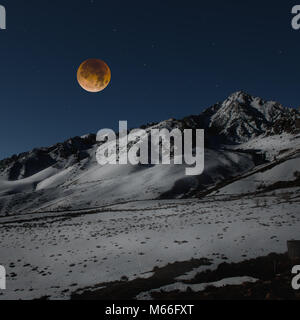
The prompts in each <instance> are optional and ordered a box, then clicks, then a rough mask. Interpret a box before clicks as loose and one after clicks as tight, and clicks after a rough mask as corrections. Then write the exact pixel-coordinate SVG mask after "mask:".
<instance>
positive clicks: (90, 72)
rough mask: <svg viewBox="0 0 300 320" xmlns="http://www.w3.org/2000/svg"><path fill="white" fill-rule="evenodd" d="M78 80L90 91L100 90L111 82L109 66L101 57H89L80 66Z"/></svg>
mask: <svg viewBox="0 0 300 320" xmlns="http://www.w3.org/2000/svg"><path fill="white" fill-rule="evenodd" d="M77 80H78V83H79V84H80V86H81V87H82V88H83V89H84V90H86V91H88V92H100V91H102V90H104V89H105V88H106V87H107V86H108V85H109V83H110V80H111V71H110V68H109V66H108V65H107V64H106V63H105V62H104V61H102V60H100V59H88V60H86V61H84V62H83V63H82V64H81V65H80V66H79V68H78V71H77Z"/></svg>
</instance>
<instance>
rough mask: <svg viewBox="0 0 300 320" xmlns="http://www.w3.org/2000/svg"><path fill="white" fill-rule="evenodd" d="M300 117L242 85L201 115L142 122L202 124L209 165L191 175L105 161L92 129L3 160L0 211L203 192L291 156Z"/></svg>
mask: <svg viewBox="0 0 300 320" xmlns="http://www.w3.org/2000/svg"><path fill="white" fill-rule="evenodd" d="M298 120H299V111H298V110H295V109H291V108H285V107H283V106H282V105H281V104H279V103H277V102H274V101H265V100H263V99H261V98H258V97H253V96H251V95H249V94H246V93H244V92H241V91H239V92H236V93H233V94H232V95H230V96H229V97H228V98H227V99H226V100H225V101H224V102H222V103H217V104H215V105H213V106H211V107H209V108H207V109H205V110H204V111H203V112H202V113H201V114H199V115H191V116H188V117H185V118H183V119H181V120H176V119H173V118H171V119H168V120H165V121H162V122H159V123H150V124H148V125H144V126H141V127H140V128H141V129H146V130H151V129H152V128H168V129H173V128H179V129H180V130H184V129H204V130H205V148H206V149H205V171H204V173H203V174H202V175H200V176H193V177H187V176H186V175H185V168H186V167H185V165H170V166H164V165H156V166H142V165H138V166H131V165H125V166H124V165H115V166H114V165H105V166H100V165H99V164H98V163H97V161H96V150H97V148H98V146H99V143H98V142H97V141H96V135H95V134H88V135H84V136H81V137H74V138H70V139H68V140H67V141H65V142H63V143H57V144H55V145H52V146H50V147H45V148H36V149H33V150H31V151H29V152H25V153H21V154H20V155H15V156H13V157H11V158H7V159H4V160H2V161H0V215H7V214H18V213H21V212H35V211H41V210H54V211H55V210H67V209H70V208H71V209H80V208H87V207H97V206H103V205H107V204H112V203H116V202H123V201H130V200H131V199H135V200H137V199H141V200H144V199H157V198H178V197H179V198H180V197H190V196H195V195H197V194H202V193H205V190H209V189H214V188H216V187H217V186H219V185H220V186H222V185H224V184H225V185H226V184H227V183H229V184H230V181H235V180H236V179H239V178H240V179H242V178H243V176H244V175H246V174H247V173H249V172H251V171H253V170H254V169H255V168H257V167H258V166H260V165H263V164H265V163H270V162H272V161H276V158H280V159H283V160H284V159H286V163H290V162H288V157H287V155H288V154H289V153H290V150H293V151H295V152H296V153H297V152H298V151H297V150H300V130H299V126H298V124H297V121H298ZM285 157H286V158H285ZM284 161H285V160H284ZM278 165H279V163H278ZM290 179H293V175H291V177H290ZM226 190H227V189H226ZM226 192H228V191H226Z"/></svg>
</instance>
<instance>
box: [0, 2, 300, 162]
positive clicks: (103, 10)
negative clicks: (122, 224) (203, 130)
mask: <svg viewBox="0 0 300 320" xmlns="http://www.w3.org/2000/svg"><path fill="white" fill-rule="evenodd" d="M245 2H247V3H245ZM0 4H1V5H4V6H5V7H6V10H7V30H0V58H1V59H0V70H1V73H0V94H1V101H0V111H1V126H0V146H1V148H0V158H4V157H7V156H11V155H12V154H15V153H20V152H23V151H28V150H30V149H32V148H35V147H41V146H49V145H52V144H54V143H56V142H59V141H64V140H66V139H68V138H70V137H73V136H80V135H83V134H86V133H89V132H94V133H96V132H97V131H98V130H99V129H101V128H113V129H117V126H118V121H119V120H128V122H129V126H130V127H135V126H140V125H142V124H145V123H148V122H151V121H160V120H164V119H168V118H171V117H174V118H181V117H184V116H187V115H190V114H199V113H200V112H201V111H202V110H203V109H204V108H206V107H208V106H210V105H212V104H214V103H215V102H217V101H222V100H224V99H225V98H226V97H227V96H228V95H229V94H231V93H232V92H235V91H238V90H244V91H246V92H248V93H250V94H253V95H257V96H261V97H262V98H265V99H272V100H276V101H279V102H281V103H282V104H284V105H286V106H291V107H298V106H299V105H300V58H299V57H300V31H295V30H293V29H292V27H291V19H292V15H291V9H292V7H293V5H295V4H297V2H296V3H295V1H287V0H277V1H265V0H260V1H254V0H252V1H228V0H227V1H224V0H222V1H221V0H220V1H212V0H211V1H201V0H197V1H189V0H185V1H182V0H181V1H176V0H172V1H169V0H164V1H163V0H161V1H158V0H151V1H145V0H139V1H130V0H128V1H124V0H120V1H114V0H109V1H102V0H74V1H70V0H67V1H66V0H59V1H58V0H57V1H55V0H51V1H49V0H28V1H24V0H22V1H21V0H20V1H16V0H9V1H8V0H6V1H5V0H0ZM299 4H300V1H299ZM88 58H100V59H103V60H104V61H106V63H107V64H108V65H109V66H110V68H111V71H112V81H111V83H110V85H109V87H108V88H107V89H105V90H104V91H103V92H100V93H98V94H92V93H88V92H85V91H84V90H82V89H81V88H80V86H79V85H78V83H77V80H76V71H77V68H78V66H79V65H80V63H81V62H82V61H84V60H86V59H88Z"/></svg>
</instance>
